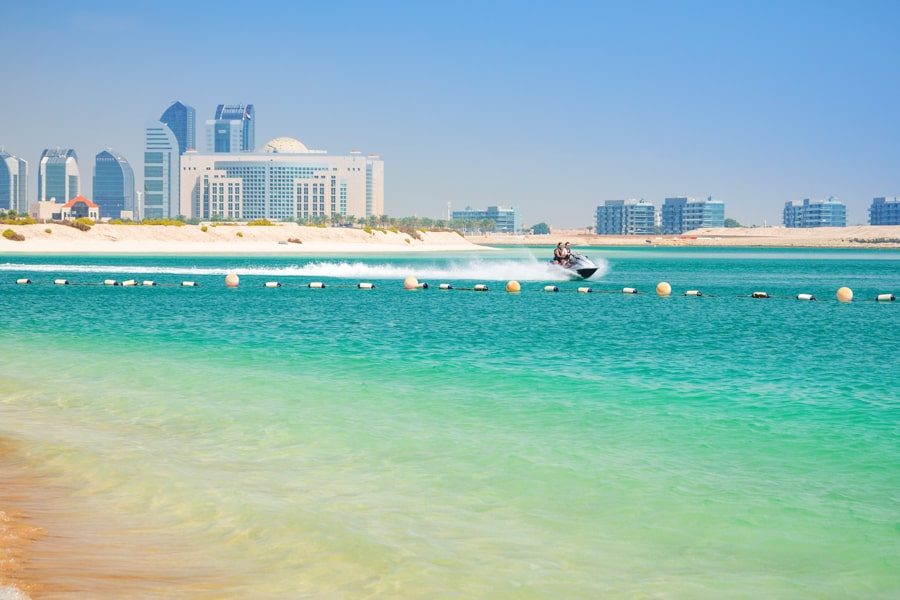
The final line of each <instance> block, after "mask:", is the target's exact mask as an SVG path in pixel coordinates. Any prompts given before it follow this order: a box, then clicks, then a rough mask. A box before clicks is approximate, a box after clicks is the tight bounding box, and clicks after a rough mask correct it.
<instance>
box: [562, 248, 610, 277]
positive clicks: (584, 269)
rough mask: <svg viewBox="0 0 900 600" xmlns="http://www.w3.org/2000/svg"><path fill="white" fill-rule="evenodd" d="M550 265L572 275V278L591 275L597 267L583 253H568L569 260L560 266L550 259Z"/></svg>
mask: <svg viewBox="0 0 900 600" xmlns="http://www.w3.org/2000/svg"><path fill="white" fill-rule="evenodd" d="M550 265H551V266H552V267H553V268H554V269H561V270H563V271H565V272H566V274H568V275H569V277H572V278H573V279H578V278H581V279H587V278H588V277H590V276H591V275H593V274H594V273H596V272H597V269H599V268H600V267H598V266H597V265H595V264H594V261H592V260H591V259H589V258H588V257H587V256H585V255H584V254H575V253H572V254H570V255H569V261H568V262H567V263H566V266H562V265H560V264H557V263H555V262H553V261H550Z"/></svg>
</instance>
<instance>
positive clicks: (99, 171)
mask: <svg viewBox="0 0 900 600" xmlns="http://www.w3.org/2000/svg"><path fill="white" fill-rule="evenodd" d="M94 203H95V204H97V206H99V207H100V216H101V217H110V218H112V219H118V218H120V217H121V216H122V212H123V211H128V212H130V213H131V214H132V215H134V211H135V208H136V206H135V203H134V171H133V170H132V169H131V165H130V164H128V161H127V160H125V157H124V156H122V155H121V154H119V153H118V152H116V151H115V150H113V149H111V148H107V149H106V150H104V151H103V152H101V153H100V154H98V155H97V157H96V160H95V163H94Z"/></svg>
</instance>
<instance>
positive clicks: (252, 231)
mask: <svg viewBox="0 0 900 600" xmlns="http://www.w3.org/2000/svg"><path fill="white" fill-rule="evenodd" d="M0 229H2V230H4V231H5V230H7V229H10V230H12V231H14V232H15V233H17V234H19V235H21V236H24V238H25V239H24V240H23V241H14V240H10V239H0V254H69V253H71V254H276V255H277V254H325V253H342V254H353V253H362V254H371V253H378V252H453V251H473V250H487V249H489V248H490V247H492V246H513V245H515V246H519V245H529V246H553V245H555V244H556V243H557V242H558V241H563V240H565V241H569V242H571V243H572V245H573V246H576V247H579V246H581V247H583V246H648V245H655V246H706V247H720V246H721V247H769V248H900V226H868V225H858V226H853V227H820V228H814V229H787V228H785V227H765V228H763V227H758V228H718V229H697V230H694V231H690V232H687V233H684V234H682V235H651V236H638V235H631V236H608V235H595V234H590V233H585V232H584V231H565V230H563V231H555V232H554V233H551V234H548V235H524V236H515V235H508V234H487V235H469V236H465V237H463V236H462V235H460V234H458V233H456V232H454V231H418V232H416V234H415V235H410V234H408V233H405V232H402V231H395V230H389V229H370V230H365V229H356V228H343V227H310V226H302V225H296V224H293V223H284V224H277V225H273V226H249V225H218V226H213V225H208V226H206V228H205V231H204V228H203V227H202V226H200V225H183V226H171V225H170V226H164V225H109V224H97V225H94V226H93V227H91V229H90V230H89V231H81V230H79V229H75V228H74V227H69V226H67V225H62V224H58V223H50V224H36V225H3V226H2V227H0Z"/></svg>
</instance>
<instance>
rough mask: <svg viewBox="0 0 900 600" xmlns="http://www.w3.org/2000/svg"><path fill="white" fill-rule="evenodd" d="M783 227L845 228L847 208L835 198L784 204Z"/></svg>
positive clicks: (793, 201) (806, 199)
mask: <svg viewBox="0 0 900 600" xmlns="http://www.w3.org/2000/svg"><path fill="white" fill-rule="evenodd" d="M784 226H785V227H791V228H795V227H846V226H847V207H846V206H845V205H844V203H843V202H841V201H839V200H838V199H837V198H834V197H831V198H829V199H828V200H810V199H809V198H804V199H803V201H802V202H800V201H799V200H791V201H789V202H785V203H784Z"/></svg>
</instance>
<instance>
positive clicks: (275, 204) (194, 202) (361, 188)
mask: <svg viewBox="0 0 900 600" xmlns="http://www.w3.org/2000/svg"><path fill="white" fill-rule="evenodd" d="M180 183H181V194H180V213H181V214H183V215H186V216H189V217H195V218H201V219H212V218H221V219H233V220H254V219H268V220H270V221H305V220H307V219H313V218H318V217H330V216H333V215H342V216H345V217H356V218H359V217H362V218H365V217H370V216H373V215H382V214H384V162H383V161H382V160H381V159H380V158H379V157H378V155H376V154H370V155H368V156H364V155H363V154H362V153H361V152H360V151H359V150H352V151H351V152H350V153H349V154H346V155H331V154H328V153H327V152H326V151H324V150H310V149H309V148H308V147H307V146H306V145H305V144H303V143H302V142H300V141H299V140H297V139H294V138H291V137H277V138H274V139H271V140H269V141H268V142H266V143H265V144H264V145H263V146H262V148H261V149H260V150H258V151H256V152H206V153H200V152H186V153H184V154H183V155H182V156H181V182H180Z"/></svg>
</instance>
